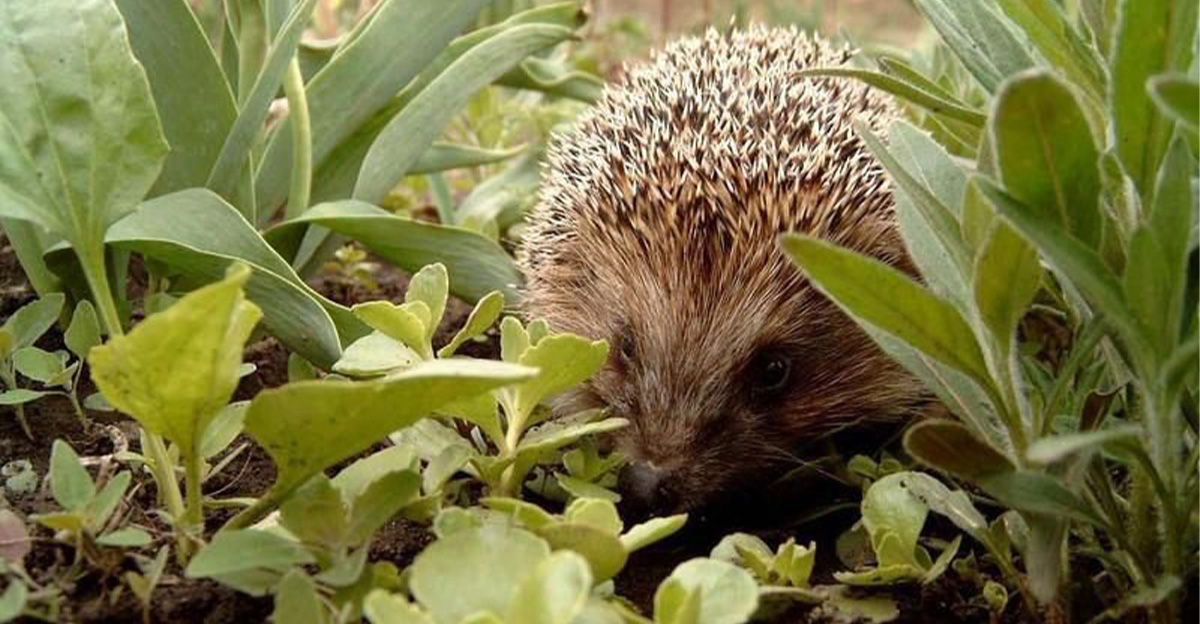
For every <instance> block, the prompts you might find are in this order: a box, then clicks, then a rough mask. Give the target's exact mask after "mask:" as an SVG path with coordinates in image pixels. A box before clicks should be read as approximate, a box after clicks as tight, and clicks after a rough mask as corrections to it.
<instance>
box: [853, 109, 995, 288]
mask: <svg viewBox="0 0 1200 624" xmlns="http://www.w3.org/2000/svg"><path fill="white" fill-rule="evenodd" d="M854 128H855V131H856V132H857V133H858V135H859V136H860V137H861V138H862V140H863V143H864V144H865V145H866V146H867V149H869V150H871V153H872V154H874V155H875V157H876V158H877V159H879V162H880V164H882V165H883V167H884V168H885V169H887V172H888V174H889V175H890V176H891V178H892V180H893V181H894V182H895V183H896V185H897V186H898V187H899V188H900V189H901V190H902V191H903V193H904V197H905V199H906V200H907V203H905V202H904V201H903V200H902V201H901V208H903V209H905V212H906V213H908V212H910V211H909V210H907V209H908V208H909V206H911V208H913V209H915V210H914V211H912V212H915V214H913V215H911V216H909V215H906V216H907V218H906V223H914V222H917V221H918V219H917V218H916V215H920V219H919V221H923V222H924V225H925V228H926V229H927V231H928V232H929V234H931V235H932V236H931V237H929V239H931V242H932V241H937V243H938V244H939V245H940V247H941V252H942V253H943V254H944V255H945V256H946V260H945V261H944V262H941V263H937V265H935V264H934V263H932V262H923V263H922V264H923V265H926V266H946V265H948V266H946V269H944V270H943V271H940V272H938V273H936V274H935V275H936V276H937V277H938V278H939V281H941V282H943V283H946V282H948V283H950V284H961V283H965V279H964V277H963V276H965V275H967V274H968V271H969V270H970V266H971V264H970V262H971V258H970V256H969V254H968V253H967V249H966V247H965V246H964V244H963V241H962V235H961V233H960V226H959V224H958V215H957V214H955V212H954V210H953V209H952V208H951V206H957V205H958V203H959V201H960V198H961V196H962V191H960V190H959V189H958V185H959V182H958V180H957V178H958V177H959V175H961V174H959V173H958V172H957V171H956V169H957V168H956V167H955V165H954V164H953V163H952V162H947V161H948V157H947V155H946V154H945V152H944V151H943V150H942V149H941V148H939V147H937V146H936V145H935V144H933V143H932V142H931V141H929V140H928V139H924V138H918V133H917V132H915V131H910V132H905V131H904V130H905V128H904V126H903V125H900V126H898V127H895V130H896V135H895V136H896V138H897V139H898V140H899V141H900V142H901V143H900V144H898V145H897V147H900V146H901V145H903V147H904V148H906V149H907V150H908V151H909V153H910V154H912V155H914V156H918V158H917V159H916V160H914V164H913V166H912V168H911V172H910V169H909V168H907V167H905V166H904V165H902V164H901V163H900V161H899V160H898V159H897V157H896V156H894V155H893V154H892V152H891V151H889V150H888V148H887V147H885V146H884V145H883V142H882V141H880V140H879V137H876V136H875V135H874V134H873V133H872V132H871V130H870V129H869V128H868V127H867V126H865V125H863V124H861V123H857V122H856V123H855V126H854ZM916 163H921V164H916ZM917 176H920V177H921V178H924V180H925V181H924V182H923V181H922V180H920V179H918V178H917ZM927 184H928V187H927V186H926V185H927ZM934 192H937V193H938V194H937V195H934ZM947 202H949V203H947ZM906 229H908V230H910V231H911V228H906ZM930 253H931V252H922V256H923V257H925V256H928V255H930ZM922 268H925V267H924V266H923V267H922ZM949 269H953V271H951V270H949ZM954 290H955V289H953V288H952V289H951V292H954Z"/></svg>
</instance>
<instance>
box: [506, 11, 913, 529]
mask: <svg viewBox="0 0 1200 624" xmlns="http://www.w3.org/2000/svg"><path fill="white" fill-rule="evenodd" d="M852 54H853V51H852V50H850V49H849V48H845V47H839V46H835V45H833V44H831V43H830V42H829V41H827V40H825V39H823V38H821V37H819V36H816V35H810V34H807V33H804V32H802V31H799V30H797V29H795V28H767V27H762V26H758V27H751V28H749V29H746V30H736V31H732V32H727V33H722V32H717V31H715V30H709V31H708V32H707V33H706V34H704V35H702V36H692V37H684V38H681V39H678V40H676V41H674V42H673V43H671V44H669V45H668V46H667V47H666V48H665V49H663V50H661V51H660V52H657V53H655V54H653V55H652V56H651V57H650V59H649V60H648V61H646V62H645V63H644V64H642V65H640V66H634V67H630V68H627V69H626V72H625V75H624V77H623V78H622V79H621V80H620V81H619V82H617V83H614V84H612V85H609V86H608V87H607V88H606V90H605V92H604V94H603V95H602V97H601V98H600V100H599V101H598V102H597V103H596V104H595V105H594V106H593V107H592V108H590V109H589V110H588V111H586V112H584V113H583V114H581V116H580V117H579V118H578V119H577V120H576V122H575V124H574V125H573V126H572V128H571V129H570V130H568V131H566V132H564V133H561V134H558V135H556V136H555V138H554V140H553V141H552V142H551V146H550V149H549V152H548V157H547V162H546V164H545V165H544V170H543V180H542V186H541V188H540V191H539V196H538V201H537V203H536V205H535V206H534V208H533V209H532V210H531V212H530V215H529V219H528V225H527V229H526V232H525V234H524V236H523V239H522V243H521V247H520V249H519V251H518V261H519V264H520V266H521V268H522V270H523V272H524V274H525V276H526V283H525V293H524V295H525V296H524V303H523V306H524V309H525V312H526V313H527V314H528V315H530V316H531V317H535V318H543V319H546V320H547V321H548V322H549V323H550V325H551V326H552V327H554V328H555V329H556V330H560V331H567V332H572V333H575V334H579V335H583V336H588V337H591V338H597V339H599V338H602V339H605V340H607V341H608V342H609V344H610V346H611V348H610V356H609V360H608V361H607V362H606V364H605V365H604V367H603V369H602V370H601V371H600V372H598V373H597V374H596V375H595V376H594V377H593V378H592V379H591V380H590V381H589V382H588V383H587V384H585V385H584V386H583V387H581V388H580V389H578V390H577V391H575V392H573V393H571V394H570V395H568V396H565V397H562V398H561V399H560V403H561V405H560V407H565V408H566V409H572V410H574V409H583V408H588V407H604V408H607V409H608V410H609V411H610V412H612V413H613V414H614V415H617V416H622V417H624V418H627V419H628V420H629V421H630V424H629V426H628V427H626V428H625V429H623V430H621V431H620V432H618V433H617V434H616V441H615V442H616V445H617V446H618V448H619V449H620V450H621V451H623V452H624V453H625V454H626V455H627V456H628V458H629V462H628V464H627V465H626V467H625V468H624V469H623V471H622V473H621V474H620V478H619V488H620V490H621V491H622V494H624V496H625V498H626V499H627V503H630V504H631V506H632V507H635V508H637V509H648V510H651V511H655V512H677V511H687V510H694V509H698V508H701V507H704V506H706V505H711V504H713V503H714V502H716V501H719V500H721V497H722V496H723V495H725V494H729V493H731V492H735V491H744V490H745V489H746V488H748V487H753V486H755V485H757V484H761V483H765V482H769V481H770V480H771V479H772V478H774V477H777V476H779V475H781V474H783V473H784V472H786V471H787V470H790V469H792V468H795V467H796V466H797V463H798V462H801V461H802V460H801V459H800V458H799V457H798V455H797V449H798V448H800V447H801V446H803V445H804V444H806V443H811V441H813V440H817V439H821V438H822V436H827V435H828V434H830V433H832V432H834V431H838V430H842V429H845V428H847V427H855V426H858V425H860V424H862V423H872V422H889V421H890V422H898V421H899V419H901V418H903V417H904V416H906V415H911V414H912V413H914V412H916V411H918V410H919V409H921V406H922V405H923V404H924V403H925V401H926V397H925V396H924V394H923V393H922V392H921V390H920V384H918V383H916V382H915V380H914V379H913V378H912V377H911V376H910V375H908V374H907V373H905V372H904V371H903V370H902V369H900V368H899V367H898V366H897V365H895V364H894V363H893V362H892V361H891V360H890V358H888V357H887V356H886V355H885V354H884V353H882V352H881V351H880V350H879V349H878V347H876V346H875V345H874V343H873V342H872V340H871V339H870V338H869V336H868V335H867V334H866V333H864V332H863V331H862V330H861V329H859V328H858V327H857V326H856V324H855V323H854V322H853V321H852V320H851V319H850V318H849V317H847V316H845V315H844V314H843V313H842V312H841V311H840V310H838V309H837V308H836V306H835V305H834V304H833V303H832V302H830V301H829V300H827V299H826V298H824V297H823V296H822V295H821V294H820V293H819V292H818V291H817V290H816V289H815V287H814V286H813V285H811V284H810V283H809V282H808V281H807V280H806V279H805V278H804V276H803V275H802V273H801V272H800V271H799V270H798V269H797V268H796V267H795V266H794V265H793V264H791V263H790V261H789V260H788V258H787V257H786V256H785V255H784V254H783V253H782V252H781V250H780V249H779V246H778V242H777V239H778V237H779V236H780V235H781V233H784V232H789V231H796V232H804V233H807V234H809V235H813V236H819V237H822V238H824V239H827V240H830V241H833V242H835V243H837V244H839V245H843V246H846V247H849V248H852V249H855V250H857V251H859V252H861V253H865V254H869V255H871V256H873V257H875V258H877V259H879V260H882V261H884V262H887V263H889V264H892V265H894V266H897V267H899V268H901V269H902V270H905V271H909V272H910V273H911V272H912V267H911V264H910V262H909V260H908V258H907V256H906V253H905V250H904V247H903V244H902V241H901V239H900V237H899V235H898V232H897V228H896V222H895V217H894V210H893V200H892V195H891V191H890V186H889V182H888V179H887V177H886V176H885V173H884V171H883V170H882V168H881V167H880V165H879V164H878V162H877V161H876V160H875V159H874V157H873V156H872V155H871V154H870V152H869V151H868V150H867V148H866V147H865V146H864V144H863V142H862V141H861V140H860V138H859V137H858V135H857V134H856V133H855V131H854V130H853V129H852V124H853V123H854V122H855V121H861V122H862V123H864V124H866V126H867V127H868V128H870V129H872V130H873V131H875V132H879V131H881V130H883V129H884V128H885V126H886V125H887V124H888V123H889V122H890V121H892V120H893V119H895V118H897V116H898V109H897V107H896V106H895V105H894V104H893V103H892V102H891V101H890V100H889V99H887V97H886V96H884V95H882V94H879V93H877V92H875V91H872V90H871V89H869V88H868V87H866V86H865V85H863V84H861V83H858V82H855V81H851V80H847V79H838V78H826V77H804V76H801V75H799V74H800V72H801V70H804V69H807V68H813V67H830V66H839V65H844V64H845V63H846V62H847V61H848V60H849V59H850V57H851V56H852Z"/></svg>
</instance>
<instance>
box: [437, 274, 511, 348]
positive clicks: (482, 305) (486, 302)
mask: <svg viewBox="0 0 1200 624" xmlns="http://www.w3.org/2000/svg"><path fill="white" fill-rule="evenodd" d="M502 312H504V293H502V292H500V291H498V290H495V291H492V292H490V293H488V294H487V295H485V296H484V297H483V298H482V299H480V300H479V301H478V302H476V304H475V307H474V308H473V309H472V310H471V315H470V316H468V317H467V320H466V322H464V323H463V325H462V327H460V328H459V330H458V332H457V333H455V334H454V338H451V339H450V342H448V343H446V345H445V346H443V347H442V348H441V349H438V352H437V356H438V357H440V358H446V357H450V356H452V355H454V352H455V351H457V350H458V348H459V347H461V346H462V345H463V343H465V342H466V341H468V340H470V339H472V338H474V337H476V336H480V335H482V334H483V333H484V332H486V331H487V330H488V329H489V328H490V327H491V326H492V325H494V324H495V323H496V319H498V318H500V314H501V313H502Z"/></svg>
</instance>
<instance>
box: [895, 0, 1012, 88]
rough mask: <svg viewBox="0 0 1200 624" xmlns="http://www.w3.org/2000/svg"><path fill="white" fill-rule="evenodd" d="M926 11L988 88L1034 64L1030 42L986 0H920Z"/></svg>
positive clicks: (958, 55)
mask: <svg viewBox="0 0 1200 624" xmlns="http://www.w3.org/2000/svg"><path fill="white" fill-rule="evenodd" d="M916 5H917V8H919V9H920V10H921V12H922V13H924V14H925V17H927V18H928V19H929V22H930V23H931V24H933V27H934V28H936V29H937V31H938V33H939V34H940V35H941V36H942V39H943V40H945V42H946V44H947V45H948V46H950V49H951V50H953V51H954V54H955V55H956V56H957V57H958V58H959V60H961V61H962V63H963V65H964V66H966V68H967V70H968V71H970V72H971V74H972V75H973V76H975V79H976V80H978V81H979V84H981V85H983V88H984V89H987V90H988V91H992V92H994V91H995V90H996V88H997V87H998V86H999V85H1000V83H1001V82H1002V81H1003V80H1004V78H1006V77H1007V76H1009V75H1011V74H1015V73H1017V72H1019V71H1021V70H1023V69H1027V68H1029V67H1031V66H1032V65H1033V59H1031V58H1030V57H1029V54H1028V52H1026V45H1025V44H1024V43H1023V42H1021V41H1020V40H1019V39H1018V38H1017V36H1016V35H1015V34H1014V33H1013V32H1012V30H1010V29H1009V27H1008V25H1007V24H1006V23H1005V21H1004V20H1003V19H1001V18H1000V16H999V15H998V14H997V13H996V11H995V10H994V9H993V8H992V3H991V2H988V1H986V0H916Z"/></svg>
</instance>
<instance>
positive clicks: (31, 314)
mask: <svg viewBox="0 0 1200 624" xmlns="http://www.w3.org/2000/svg"><path fill="white" fill-rule="evenodd" d="M65 299H66V297H64V296H63V294H62V293H51V294H49V295H46V296H44V297H42V298H40V299H38V300H37V301H34V302H32V303H27V304H25V305H23V306H21V308H20V309H18V310H17V311H16V312H13V314H12V316H10V317H8V320H7V321H4V326H3V327H2V328H0V329H3V330H4V331H5V332H7V333H8V335H9V337H10V338H11V342H10V343H9V344H8V348H7V349H2V348H0V356H3V358H0V359H8V356H9V355H10V354H11V353H12V352H13V351H16V350H17V349H21V348H24V347H29V346H32V345H33V343H35V342H37V339H38V338H41V337H42V334H44V333H46V331H47V330H48V329H50V328H51V327H52V326H53V325H54V321H56V320H58V314H59V312H61V311H62V307H63V301H64V300H65Z"/></svg>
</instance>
